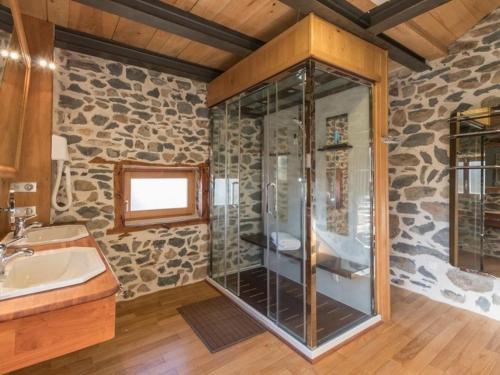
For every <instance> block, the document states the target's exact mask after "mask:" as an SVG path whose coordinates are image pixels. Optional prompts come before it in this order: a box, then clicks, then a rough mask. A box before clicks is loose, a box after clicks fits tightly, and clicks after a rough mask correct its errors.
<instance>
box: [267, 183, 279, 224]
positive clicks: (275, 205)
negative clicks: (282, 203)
mask: <svg viewBox="0 0 500 375" xmlns="http://www.w3.org/2000/svg"><path fill="white" fill-rule="evenodd" d="M271 186H272V187H273V195H272V197H273V204H272V205H270V204H269V200H270V199H271V194H270V193H269V188H270V187H271ZM266 195H267V199H266V202H267V213H268V214H269V215H273V216H275V214H276V212H278V201H277V200H276V184H275V183H274V182H268V183H267V185H266ZM271 207H272V208H271Z"/></svg>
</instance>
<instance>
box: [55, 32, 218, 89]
mask: <svg viewBox="0 0 500 375" xmlns="http://www.w3.org/2000/svg"><path fill="white" fill-rule="evenodd" d="M55 46H56V47H58V48H63V49H67V50H70V51H74V52H79V53H85V54H88V55H91V56H97V57H101V58H103V59H109V60H113V61H118V62H121V63H124V64H130V65H136V66H139V67H143V68H147V69H151V70H155V71H159V72H164V73H169V74H174V75H179V76H183V77H188V78H193V79H196V80H200V81H205V82H208V81H211V80H212V79H214V78H215V77H217V76H218V75H219V74H221V73H222V72H221V71H219V70H216V69H212V68H208V67H206V66H202V65H198V64H194V63H190V62H187V61H184V60H180V59H177V58H174V57H167V56H164V55H160V54H158V53H154V52H150V51H148V50H144V49H140V48H134V47H130V46H128V45H125V44H122V43H118V42H115V41H112V40H109V39H103V38H99V37H96V36H94V35H90V34H85V33H81V32H78V31H73V30H69V29H65V28H63V27H60V26H56V30H55Z"/></svg>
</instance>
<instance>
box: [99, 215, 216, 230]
mask: <svg viewBox="0 0 500 375" xmlns="http://www.w3.org/2000/svg"><path fill="white" fill-rule="evenodd" d="M208 221H209V220H208V218H204V217H198V218H193V219H189V220H182V221H173V222H166V223H154V224H143V225H120V226H115V227H114V228H112V229H108V230H107V231H106V234H123V233H130V232H139V231H142V230H148V229H170V228H177V227H185V226H188V225H197V224H208Z"/></svg>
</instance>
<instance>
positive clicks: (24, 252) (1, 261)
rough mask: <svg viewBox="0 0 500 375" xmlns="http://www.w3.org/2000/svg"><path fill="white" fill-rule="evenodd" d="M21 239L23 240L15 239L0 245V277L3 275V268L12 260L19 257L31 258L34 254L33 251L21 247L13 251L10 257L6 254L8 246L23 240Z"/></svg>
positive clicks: (21, 238)
mask: <svg viewBox="0 0 500 375" xmlns="http://www.w3.org/2000/svg"><path fill="white" fill-rule="evenodd" d="M23 239H24V237H20V238H15V239H13V240H12V241H9V242H7V243H0V277H2V276H4V275H5V266H6V265H7V263H8V262H10V261H11V260H12V259H15V258H18V257H21V256H31V255H33V254H34V253H35V252H34V251H33V249H30V248H28V247H23V248H21V249H17V250H15V251H14V252H13V253H12V254H10V255H7V254H6V253H7V250H8V249H9V246H10V245H14V244H15V243H16V242H18V241H20V240H23Z"/></svg>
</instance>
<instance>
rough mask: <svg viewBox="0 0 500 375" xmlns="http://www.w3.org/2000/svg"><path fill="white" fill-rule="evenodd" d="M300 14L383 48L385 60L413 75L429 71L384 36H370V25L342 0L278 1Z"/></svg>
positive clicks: (406, 49) (428, 67) (416, 56)
mask: <svg viewBox="0 0 500 375" xmlns="http://www.w3.org/2000/svg"><path fill="white" fill-rule="evenodd" d="M280 1H281V2H282V3H284V4H286V5H288V6H289V7H291V8H294V9H296V10H298V11H299V12H300V13H302V14H309V13H311V12H312V13H315V14H316V15H318V16H319V17H321V18H324V19H325V20H327V21H329V22H331V23H333V24H334V25H337V26H338V27H340V28H342V29H344V30H346V31H348V32H350V33H352V34H354V35H356V36H358V37H360V38H362V39H364V40H366V41H368V42H370V43H372V44H375V45H376V46H378V47H380V48H383V49H386V50H387V51H388V52H389V57H390V58H391V59H392V60H394V61H396V62H398V63H400V64H401V65H404V66H406V67H408V68H410V69H411V70H414V71H416V72H422V71H424V70H428V69H430V66H429V65H427V63H426V61H425V59H424V58H423V57H422V56H419V55H417V54H416V53H415V52H413V51H411V50H409V49H408V48H406V47H404V46H403V45H401V44H400V43H398V42H396V41H395V40H393V39H391V38H389V37H388V36H387V35H385V34H380V35H374V34H373V33H372V32H370V31H368V27H370V23H369V21H368V20H367V17H366V14H365V13H364V12H363V11H362V10H360V9H358V8H356V7H354V6H353V5H352V4H350V3H348V2H347V1H346V0H280Z"/></svg>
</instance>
